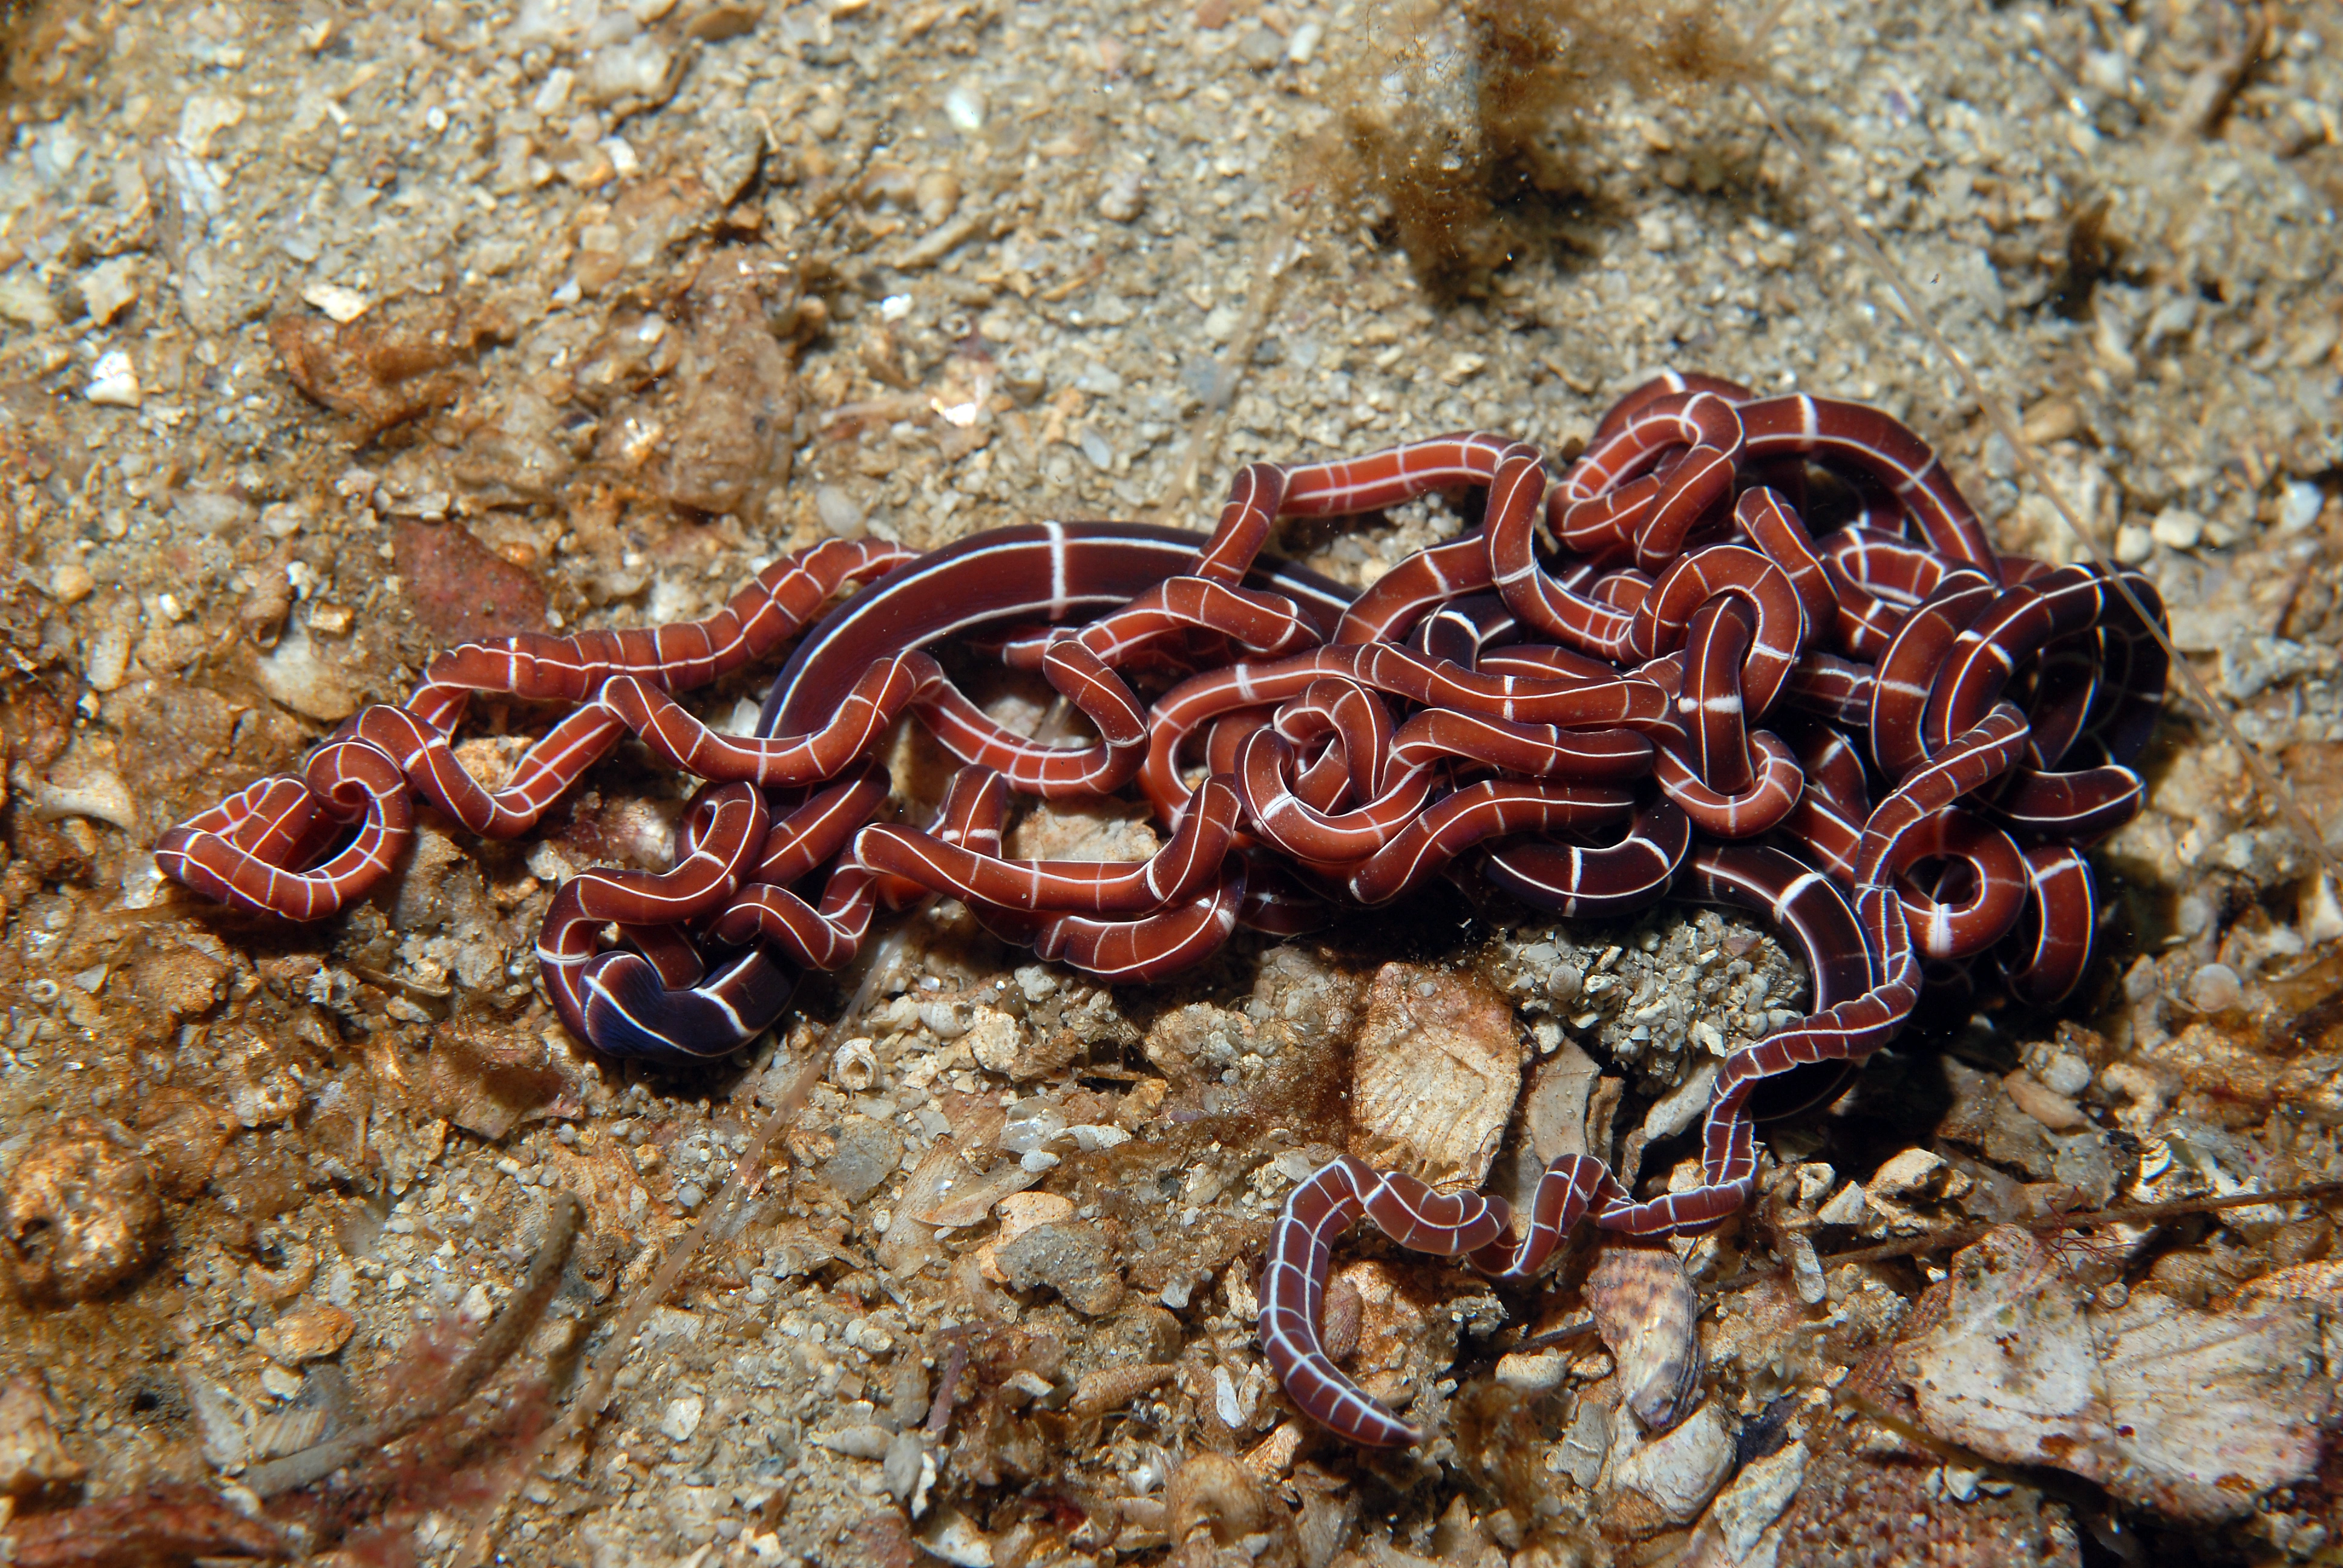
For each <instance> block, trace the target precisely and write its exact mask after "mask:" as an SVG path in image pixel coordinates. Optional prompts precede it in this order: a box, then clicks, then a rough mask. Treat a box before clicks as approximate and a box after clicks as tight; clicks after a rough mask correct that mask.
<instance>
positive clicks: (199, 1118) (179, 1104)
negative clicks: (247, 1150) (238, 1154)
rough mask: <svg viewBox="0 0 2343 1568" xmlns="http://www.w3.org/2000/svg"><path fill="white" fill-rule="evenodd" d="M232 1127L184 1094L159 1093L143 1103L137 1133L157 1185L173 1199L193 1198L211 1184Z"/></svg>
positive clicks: (218, 1110) (217, 1109)
mask: <svg viewBox="0 0 2343 1568" xmlns="http://www.w3.org/2000/svg"><path fill="white" fill-rule="evenodd" d="M233 1127H234V1121H233V1120H232V1119H231V1118H230V1117H229V1115H228V1114H227V1112H226V1110H225V1108H223V1107H221V1106H219V1105H216V1104H214V1103H213V1102H212V1101H208V1100H206V1099H205V1098H203V1097H202V1096H201V1095H198V1094H196V1093H193V1092H191V1091H187V1090H185V1089H160V1090H156V1091H153V1092H152V1093H150V1094H149V1095H147V1096H146V1098H145V1099H144V1100H142V1101H141V1102H140V1104H139V1107H138V1131H140V1133H142V1134H143V1135H144V1136H145V1138H146V1158H147V1159H148V1160H149V1161H152V1162H153V1166H154V1171H155V1175H156V1180H157V1181H159V1182H160V1184H161V1186H162V1189H163V1191H165V1192H166V1193H167V1194H169V1195H170V1196H171V1197H174V1198H192V1197H194V1196H195V1195H196V1193H198V1192H200V1191H203V1190H204V1185H205V1183H206V1182H208V1181H210V1180H211V1176H212V1168H213V1167H214V1166H215V1165H216V1164H218V1163H219V1157H220V1154H221V1152H222V1151H224V1150H226V1148H227V1141H228V1135H229V1132H230V1131H231V1130H232V1128H233Z"/></svg>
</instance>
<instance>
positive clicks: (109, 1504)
mask: <svg viewBox="0 0 2343 1568" xmlns="http://www.w3.org/2000/svg"><path fill="white" fill-rule="evenodd" d="M299 1554H300V1551H299V1548H298V1545H297V1543H296V1542H295V1541H294V1540H293V1539H292V1538H291V1537H290V1536H288V1535H287V1533H286V1532H284V1531H283V1530H281V1529H279V1528H278V1527H277V1525H275V1524H273V1523H269V1522H268V1521H267V1520H266V1519H251V1518H247V1517H246V1516H245V1515H244V1514H241V1513H237V1512H236V1510H235V1509H233V1508H231V1507H229V1506H228V1505H227V1503H226V1501H225V1500H224V1499H223V1498H221V1497H220V1495H219V1494H218V1493H216V1492H213V1491H212V1490H211V1489H210V1488H209V1487H204V1486H193V1485H189V1484H186V1483H180V1482H172V1483H165V1484H163V1485H160V1486H150V1487H148V1488H146V1490H145V1491H143V1492H137V1493H132V1494H131V1495H130V1496H128V1497H109V1498H107V1499H106V1501H104V1502H102V1503H84V1504H83V1505H82V1506H80V1507H79V1508H67V1509H63V1510H60V1511H58V1512H56V1513H35V1514H34V1515H33V1516H32V1517H30V1518H28V1519H20V1520H17V1521H16V1522H15V1524H14V1525H13V1526H12V1527H11V1528H10V1529H8V1530H7V1531H6V1532H5V1533H0V1561H5V1562H9V1563H15V1565H16V1568H118V1565H119V1564H124V1563H136V1564H140V1565H142V1568H149V1565H151V1568H166V1565H167V1568H176V1565H177V1564H181V1563H193V1562H195V1561H196V1560H197V1559H198V1558H229V1557H256V1558H281V1557H292V1556H297V1555H299Z"/></svg>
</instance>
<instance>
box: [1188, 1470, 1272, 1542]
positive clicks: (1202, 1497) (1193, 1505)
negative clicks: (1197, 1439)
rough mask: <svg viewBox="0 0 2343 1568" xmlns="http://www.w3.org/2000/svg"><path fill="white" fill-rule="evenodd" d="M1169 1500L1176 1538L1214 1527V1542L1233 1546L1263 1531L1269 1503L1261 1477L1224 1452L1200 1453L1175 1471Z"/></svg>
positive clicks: (1212, 1532)
mask: <svg viewBox="0 0 2343 1568" xmlns="http://www.w3.org/2000/svg"><path fill="white" fill-rule="evenodd" d="M1163 1501H1164V1503H1165V1505H1166V1506H1167V1507H1168V1508H1169V1510H1170V1513H1171V1520H1170V1524H1171V1533H1172V1544H1173V1545H1175V1546H1177V1545H1181V1544H1182V1543H1185V1542H1186V1541H1187V1540H1188V1539H1189V1538H1190V1537H1191V1536H1192V1535H1195V1534H1197V1533H1200V1532H1206V1531H1209V1532H1210V1533H1211V1534H1212V1541H1213V1543H1214V1544H1216V1545H1220V1546H1233V1545H1235V1544H1236V1543H1238V1542H1240V1541H1242V1540H1243V1539H1244V1538H1245V1537H1246V1536H1248V1535H1257V1534H1259V1533H1261V1532H1262V1529H1263V1527H1264V1526H1265V1525H1266V1523H1267V1522H1268V1514H1269V1503H1268V1500H1267V1498H1266V1497H1264V1496H1263V1495H1262V1485H1261V1481H1260V1478H1259V1477H1257V1476H1256V1475H1254V1474H1253V1473H1252V1471H1250V1470H1247V1469H1246V1468H1245V1467H1244V1465H1243V1464H1242V1463H1240V1462H1238V1461H1236V1460H1233V1459H1232V1458H1230V1457H1229V1456H1228V1455H1227V1454H1225V1453H1210V1452H1207V1453H1199V1454H1196V1455H1194V1456H1193V1457H1192V1458H1191V1459H1189V1460H1188V1461H1187V1462H1185V1463H1184V1464H1182V1465H1181V1466H1180V1468H1179V1469H1178V1470H1177V1471H1175V1472H1173V1473H1172V1484H1171V1485H1170V1486H1169V1487H1167V1488H1166V1489H1165V1493H1164V1499H1163Z"/></svg>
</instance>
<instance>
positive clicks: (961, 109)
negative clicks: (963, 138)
mask: <svg viewBox="0 0 2343 1568" xmlns="http://www.w3.org/2000/svg"><path fill="white" fill-rule="evenodd" d="M944 117H945V118H946V119H948V120H950V122H951V123H952V128H953V129H955V130H960V131H966V132H970V133H971V134H972V133H974V132H977V131H980V130H982V129H984V94H983V93H982V92H980V90H978V89H977V88H975V87H972V86H970V85H968V84H966V83H964V82H963V83H961V84H960V85H958V86H955V87H954V88H952V90H951V91H950V92H948V93H946V94H945V95H944Z"/></svg>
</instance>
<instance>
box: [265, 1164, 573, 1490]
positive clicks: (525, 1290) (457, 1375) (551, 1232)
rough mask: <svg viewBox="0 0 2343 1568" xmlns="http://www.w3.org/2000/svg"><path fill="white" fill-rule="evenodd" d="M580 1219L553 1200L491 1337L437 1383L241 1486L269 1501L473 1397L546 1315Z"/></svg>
mask: <svg viewBox="0 0 2343 1568" xmlns="http://www.w3.org/2000/svg"><path fill="white" fill-rule="evenodd" d="M585 1215H586V1207H585V1205H584V1204H582V1203H580V1202H579V1201H578V1198H577V1196H576V1195H575V1194H574V1193H569V1192H564V1193H562V1194H561V1195H560V1196H558V1197H557V1198H555V1199H554V1201H553V1202H552V1204H551V1205H550V1207H549V1208H548V1211H547V1213H546V1217H545V1235H544V1239H543V1240H542V1241H539V1242H538V1249H537V1256H536V1257H534V1258H532V1259H531V1260H529V1265H528V1277H527V1278H526V1279H524V1280H523V1281H522V1282H521V1286H520V1289H519V1290H518V1291H516V1292H513V1295H512V1299H511V1300H509V1301H508V1302H505V1305H504V1310H503V1311H502V1312H498V1314H497V1315H496V1318H495V1319H494V1321H492V1322H490V1323H489V1324H488V1332H485V1333H483V1334H482V1335H481V1336H480V1338H479V1341H478V1343H476V1344H474V1345H473V1346H472V1348H471V1349H470V1350H469V1351H467V1352H465V1353H464V1358H463V1359H462V1360H461V1361H459V1362H457V1363H456V1365H455V1367H454V1369H453V1370H452V1371H451V1372H449V1373H448V1375H447V1379H446V1380H445V1381H444V1382H441V1383H439V1384H438V1386H437V1387H436V1388H433V1389H431V1390H430V1391H428V1392H425V1393H423V1394H421V1395H419V1396H417V1397H410V1398H409V1399H407V1401H406V1402H403V1403H401V1404H399V1405H397V1407H395V1408H394V1409H392V1410H391V1411H390V1412H388V1413H387V1414H385V1415H383V1416H382V1417H380V1418H379V1419H377V1420H376V1421H372V1422H367V1424H366V1425H364V1426H362V1427H359V1428H358V1429H357V1430H356V1431H355V1432H345V1433H344V1434H343V1435H341V1436H339V1437H336V1438H329V1439H327V1441H326V1442H320V1443H317V1444H315V1445H314V1446H312V1447H309V1448H305V1449H302V1450H301V1451H300V1452H297V1453H288V1454H287V1455H286V1456H285V1457H284V1458H282V1459H277V1460H271V1461H270V1462H268V1463H266V1464H262V1465H256V1466H255V1467H254V1468H253V1469H251V1470H249V1471H247V1472H246V1473H245V1475H244V1484H245V1485H246V1487H248V1488H250V1489H251V1490H252V1492H253V1493H255V1494H256V1495H257V1496H261V1497H274V1496H276V1495H277V1493H283V1492H291V1491H293V1490H294V1489H295V1488H297V1487H302V1486H307V1485H308V1484H310V1483H312V1482H316V1481H320V1480H323V1479H324V1478H325V1477H327V1476H328V1475H331V1474H332V1473H334V1472H335V1471H337V1470H339V1469H341V1468H342V1467H343V1466H344V1465H346V1464H348V1463H350V1462H352V1461H354V1460H357V1459H359V1458H361V1457H363V1456H364V1455H366V1454H367V1453H371V1452H374V1451H375V1450H377V1449H379V1448H385V1447H387V1446H388V1445H390V1444H391V1443H394V1442H397V1441H398V1440H399V1439H400V1438H402V1437H405V1436H406V1435H407V1433H408V1432H413V1431H414V1430H415V1429H416V1428H417V1427H419V1426H422V1425H424V1424H425V1423H426V1422H433V1421H437V1419H438V1418H439V1417H441V1416H443V1415H445V1414H447V1412H449V1411H451V1410H454V1409H455V1408H456V1407H457V1406H458V1405H460V1404H462V1403H463V1402H465V1401H466V1400H468V1399H470V1398H471V1397H472V1395H473V1394H475V1393H477V1392H479V1388H480V1385H481V1384H482V1383H485V1382H488V1379H489V1378H491V1377H493V1376H495V1375H496V1372H497V1369H498V1367H501V1366H503V1365H504V1364H505V1362H508V1361H509V1360H510V1359H512V1353H513V1352H515V1351H517V1350H518V1349H519V1348H520V1347H521V1342H523V1341H524V1340H526V1339H528V1336H529V1333H530V1332H531V1331H533V1330H534V1329H535V1328H536V1327H537V1324H538V1321H539V1320H541V1319H542V1318H543V1317H544V1316H545V1309H546V1306H547V1305H548V1303H549V1302H551V1301H552V1300H553V1292H554V1291H555V1290H556V1289H557V1288H558V1286H559V1285H560V1283H561V1271H562V1269H563V1268H564V1267H566V1266H567V1265H568V1261H569V1254H570V1251H571V1250H572V1249H573V1248H575V1247H576V1245H577V1243H578V1227H579V1225H580V1224H581V1223H582V1222H583V1221H584V1219H585Z"/></svg>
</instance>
